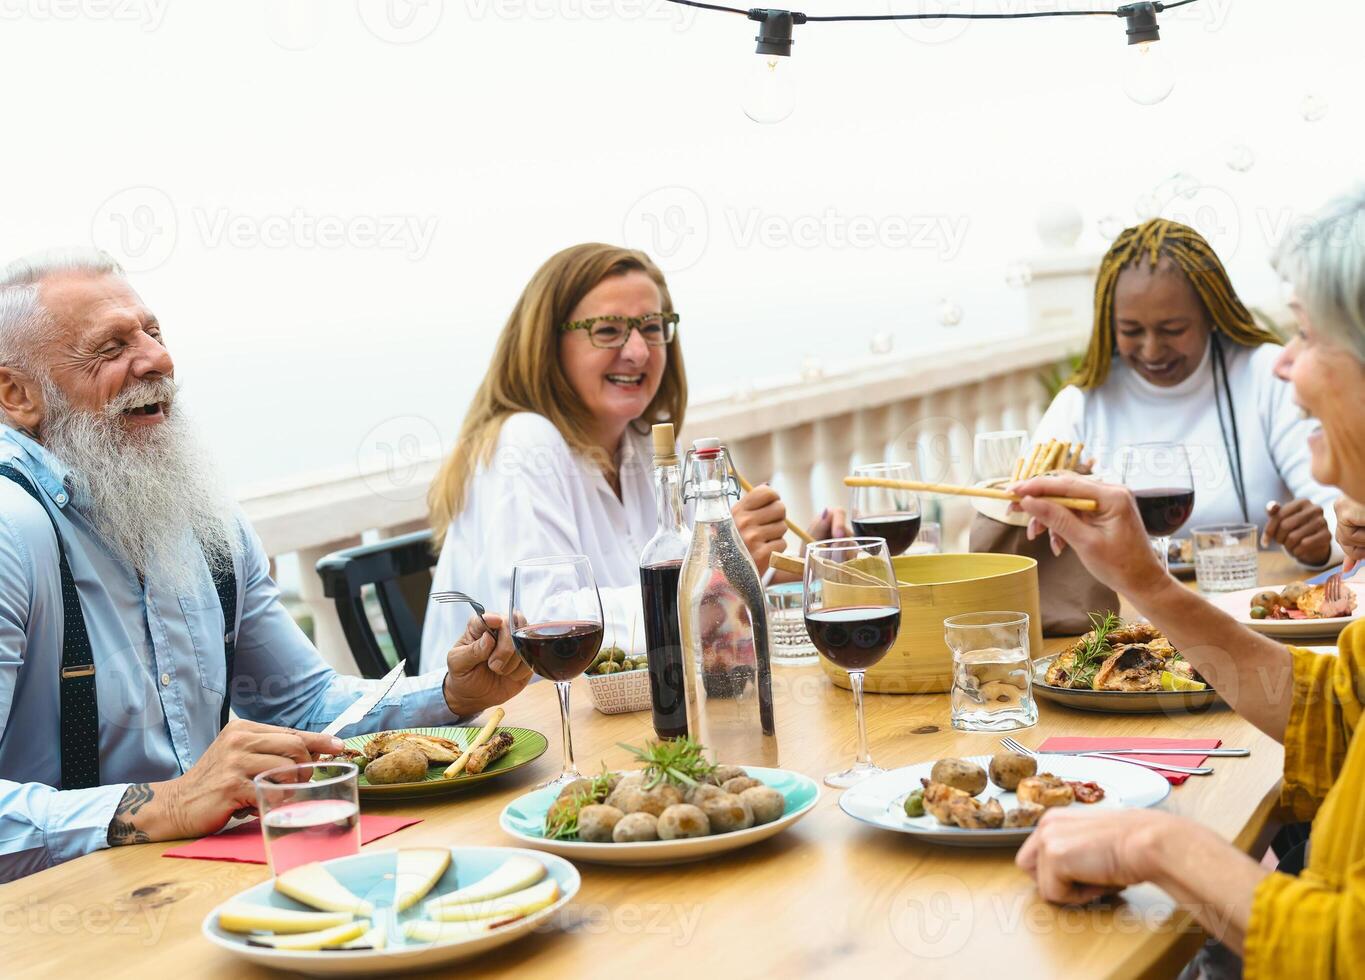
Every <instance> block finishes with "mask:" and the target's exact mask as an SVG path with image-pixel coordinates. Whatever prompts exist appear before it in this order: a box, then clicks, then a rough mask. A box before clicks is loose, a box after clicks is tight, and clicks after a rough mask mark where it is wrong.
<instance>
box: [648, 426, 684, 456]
mask: <svg viewBox="0 0 1365 980" xmlns="http://www.w3.org/2000/svg"><path fill="white" fill-rule="evenodd" d="M649 434H650V438H651V439H653V440H654V462H655V463H656V464H657V463H676V462H677V461H678V450H677V443H676V441H675V437H674V435H673V423H672V422H660V423H659V424H658V425H656V426H654V427H653V428H652V429H650V430H649Z"/></svg>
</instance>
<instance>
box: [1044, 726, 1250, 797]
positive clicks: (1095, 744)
mask: <svg viewBox="0 0 1365 980" xmlns="http://www.w3.org/2000/svg"><path fill="white" fill-rule="evenodd" d="M1222 744H1223V740H1222V739H1221V738H1094V737H1088V736H1079V735H1053V736H1052V737H1051V738H1046V739H1044V740H1043V744H1042V745H1040V746H1038V748H1039V749H1040V750H1042V751H1044V752H1046V751H1047V750H1048V749H1059V750H1065V751H1068V752H1076V751H1092V752H1093V751H1096V750H1101V751H1103V750H1105V749H1152V750H1153V751H1152V753H1151V754H1150V755H1149V754H1147V753H1145V752H1144V753H1143V754H1142V755H1132V756H1126V757H1124V756H1115V758H1129V759H1140V760H1142V761H1143V762H1153V763H1156V764H1157V765H1161V764H1162V763H1165V764H1166V765H1168V766H1185V767H1187V768H1192V767H1194V766H1202V765H1203V764H1204V760H1205V759H1207V758H1208V756H1205V755H1162V754H1161V752H1160V750H1161V749H1216V748H1218V746H1220V745H1222ZM1038 764H1039V765H1040V766H1043V767H1044V768H1046V766H1045V761H1044V760H1042V759H1040V760H1039V763H1038ZM1155 771H1157V772H1160V773H1161V775H1163V776H1165V777H1166V779H1167V781H1168V782H1170V784H1171V785H1172V786H1179V785H1180V784H1181V783H1183V782H1184V781H1185V780H1187V779H1189V778H1190V777H1189V775H1188V774H1187V773H1183V772H1168V771H1167V770H1165V769H1159V770H1155Z"/></svg>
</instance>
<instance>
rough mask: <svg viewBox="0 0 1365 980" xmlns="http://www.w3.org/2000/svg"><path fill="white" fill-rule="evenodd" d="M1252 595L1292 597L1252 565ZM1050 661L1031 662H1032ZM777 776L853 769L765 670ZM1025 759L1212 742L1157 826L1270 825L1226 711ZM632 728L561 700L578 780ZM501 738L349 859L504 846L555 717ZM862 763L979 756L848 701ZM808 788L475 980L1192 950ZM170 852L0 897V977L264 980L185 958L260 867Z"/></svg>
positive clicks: (843, 726)
mask: <svg viewBox="0 0 1365 980" xmlns="http://www.w3.org/2000/svg"><path fill="white" fill-rule="evenodd" d="M1263 574H1265V576H1266V579H1264V580H1272V577H1273V579H1278V580H1285V579H1287V578H1289V577H1292V572H1290V571H1289V570H1288V568H1287V566H1285V564H1284V562H1283V561H1280V562H1276V561H1274V560H1273V559H1272V560H1270V561H1268V562H1264V563H1263ZM1063 642H1064V641H1060V640H1052V641H1048V643H1047V648H1048V651H1049V652H1051V651H1053V650H1055V649H1057V648H1058V647H1060V646H1061V645H1062V644H1063ZM774 700H775V707H776V715H777V722H778V737H779V742H780V748H781V764H782V765H783V766H784V767H786V768H791V769H796V770H799V771H801V772H804V773H806V774H808V775H810V776H812V777H814V778H816V779H817V780H818V779H820V777H822V776H823V775H824V774H825V773H826V772H830V771H833V770H836V769H841V768H843V767H844V766H846V765H847V764H848V763H849V762H850V761H851V760H852V757H853V753H854V748H855V731H854V720H853V706H852V701H851V696H850V695H849V693H848V692H846V691H843V690H840V689H838V688H835V687H834V686H832V685H831V684H830V683H829V681H828V680H827V679H826V678H825V676H824V674H823V672H822V671H821V670H820V668H819V667H797V668H775V672H774ZM1039 707H1040V721H1039V724H1038V726H1037V727H1036V728H1034V729H1031V730H1028V731H1026V732H1023V733H1019V735H1020V737H1021V738H1022V740H1023V741H1024V742H1025V743H1026V744H1037V743H1038V742H1041V741H1042V740H1043V739H1044V738H1046V737H1047V736H1049V735H1107V736H1122V735H1155V736H1167V737H1201V736H1202V737H1208V736H1215V737H1218V738H1221V739H1222V740H1223V742H1224V744H1225V745H1230V746H1244V747H1247V748H1250V749H1251V755H1250V757H1249V758H1218V759H1211V760H1209V765H1211V766H1213V767H1214V769H1215V770H1216V771H1215V774H1214V775H1212V776H1206V777H1198V776H1195V777H1191V778H1190V779H1189V780H1188V781H1187V782H1186V783H1185V784H1184V785H1183V786H1177V787H1173V788H1172V792H1171V795H1170V796H1169V797H1168V798H1167V800H1166V801H1165V802H1164V803H1163V804H1161V805H1162V807H1163V808H1164V809H1166V810H1169V811H1171V812H1174V813H1178V814H1181V815H1182V816H1186V817H1190V818H1192V819H1194V820H1197V821H1199V822H1200V823H1203V824H1205V825H1207V826H1209V827H1211V828H1213V829H1214V830H1215V831H1217V832H1218V833H1219V834H1220V835H1222V836H1223V837H1224V838H1225V839H1227V840H1229V841H1231V842H1233V843H1234V844H1236V845H1237V846H1239V847H1241V848H1243V849H1247V850H1250V849H1251V848H1252V847H1253V846H1254V845H1255V844H1256V842H1257V840H1258V838H1260V837H1261V835H1262V834H1263V831H1264V829H1265V826H1266V823H1267V820H1268V817H1269V814H1270V812H1271V809H1272V807H1273V804H1274V800H1275V794H1276V789H1277V786H1278V783H1279V778H1280V774H1281V768H1282V762H1283V755H1282V751H1281V749H1280V747H1279V745H1278V744H1276V743H1275V742H1273V741H1272V740H1271V739H1269V738H1267V737H1266V736H1264V735H1262V734H1261V733H1260V732H1258V731H1257V730H1256V729H1254V728H1252V727H1251V725H1249V724H1248V723H1246V722H1244V721H1243V720H1242V719H1241V718H1239V717H1238V716H1237V715H1236V714H1234V713H1233V712H1232V711H1230V710H1228V709H1227V708H1225V707H1219V708H1217V709H1215V710H1212V711H1208V712H1205V713H1202V714H1198V715H1173V716H1163V715H1108V716H1107V715H1100V714H1093V713H1088V712H1079V711H1071V710H1068V709H1065V708H1061V707H1058V706H1056V705H1053V704H1051V703H1050V702H1047V701H1040V703H1039ZM649 717H650V716H649V713H648V712H642V713H636V714H626V715H603V714H599V713H598V712H597V711H596V710H594V709H593V707H592V705H591V703H590V702H589V700H588V697H587V689H586V684H585V683H584V682H582V681H579V682H576V683H575V685H574V703H573V711H572V718H573V729H574V740H575V746H576V749H577V756H578V762H579V765H580V767H581V768H584V769H587V768H596V767H597V766H598V763H599V762H605V763H606V764H607V765H609V766H613V767H623V768H624V767H627V764H628V763H627V757H626V755H625V753H624V752H622V751H621V750H620V749H619V748H617V747H616V743H618V742H634V743H638V742H640V741H641V740H643V739H646V738H649V737H651V736H652V734H653V732H652V729H651V727H650V720H649ZM506 723H507V724H512V725H522V726H526V727H530V728H535V729H538V730H540V731H542V732H544V733H546V735H547V737H548V738H549V739H550V750H549V751H548V752H547V753H546V754H545V755H544V756H542V757H541V759H539V760H538V761H537V762H536V763H535V764H533V765H531V766H529V767H527V768H526V769H523V770H521V771H519V772H517V773H515V774H512V775H510V776H509V777H508V778H506V779H502V780H494V781H491V782H489V783H485V784H483V786H480V787H474V788H471V790H470V791H468V792H467V793H465V794H464V795H459V796H452V797H447V798H444V799H438V800H430V801H420V800H419V801H412V802H408V803H395V804H389V805H386V806H377V805H374V806H372V805H370V804H369V803H366V805H365V809H366V812H372V811H374V812H386V813H394V814H411V815H413V816H419V817H421V818H423V819H422V823H420V824H417V825H416V826H413V827H409V828H407V829H405V830H402V831H399V832H398V833H397V834H394V835H392V836H390V837H386V838H383V839H382V840H380V841H376V842H375V843H374V844H371V845H368V846H369V847H372V848H376V849H387V848H393V847H411V846H419V845H457V844H484V845H489V844H491V845H496V844H511V843H513V842H512V841H511V840H510V839H508V838H507V837H505V836H504V835H503V833H502V831H501V830H500V829H499V828H498V815H499V812H500V811H501V810H502V808H503V806H504V805H505V804H507V803H508V802H509V801H510V800H511V799H513V798H514V797H516V796H518V795H520V794H522V793H524V792H526V791H528V790H530V789H531V788H533V787H534V785H535V784H536V783H537V782H540V781H542V780H544V779H547V778H549V777H551V776H553V775H554V774H555V772H556V771H557V769H558V766H559V761H560V760H559V751H560V746H559V734H558V733H559V717H558V709H557V706H556V703H555V697H554V688H553V686H552V685H551V684H548V683H536V684H533V685H531V686H530V687H529V688H528V689H527V690H526V691H524V692H523V693H522V694H520V695H518V696H517V697H516V698H515V699H513V700H512V701H511V702H510V703H509V704H508V705H507V722H506ZM867 723H868V730H869V733H870V739H871V744H872V753H873V758H874V760H875V761H876V762H877V763H878V764H879V765H882V766H884V767H886V768H888V769H889V768H893V767H896V766H903V765H908V764H911V763H915V762H921V761H924V760H930V759H937V758H941V757H944V756H962V755H973V754H979V753H990V752H994V751H996V749H997V737H996V736H989V735H974V734H966V733H961V732H955V731H953V730H952V729H951V728H950V727H949V722H948V701H947V697H946V695H920V696H906V695H889V694H888V695H876V694H870V695H868V697H867ZM838 796H839V791H837V790H832V789H829V788H827V787H822V793H821V798H820V801H819V803H818V804H817V805H816V807H815V809H814V810H813V811H812V812H811V813H810V814H808V815H807V816H806V818H805V819H804V820H802V821H801V822H799V823H797V824H796V825H795V826H793V827H791V828H789V829H788V830H787V831H785V832H784V833H782V834H780V835H778V836H777V837H775V838H773V839H771V840H769V841H767V842H764V843H762V844H759V845H756V846H753V847H751V848H748V849H746V850H744V851H740V852H736V853H734V854H732V855H728V856H722V857H719V858H716V859H712V860H709V861H705V862H702V863H698V864H689V865H678V866H674V867H664V868H611V867H604V866H598V865H591V864H582V865H580V866H579V870H580V871H581V872H582V875H583V887H582V890H581V891H580V892H579V893H578V896H577V898H576V899H575V900H574V901H573V902H572V903H571V904H570V905H569V906H567V907H566V910H565V912H564V914H563V915H562V916H561V921H560V926H561V928H560V929H557V930H547V931H544V932H541V933H538V934H534V935H532V936H531V937H529V938H527V939H525V940H523V941H521V942H519V943H517V944H514V945H513V946H511V947H509V948H506V949H504V950H499V951H495V952H494V953H492V954H490V955H487V956H485V957H484V958H482V959H481V960H479V961H477V965H476V967H475V969H476V970H477V973H478V975H480V976H490V975H499V976H501V975H511V974H512V973H513V972H514V971H515V973H516V975H517V976H518V977H519V978H521V977H554V978H569V977H586V976H590V975H594V974H599V975H605V976H612V977H618V976H635V977H641V978H644V977H658V976H667V977H672V976H682V975H684V974H691V973H694V972H695V971H696V970H697V968H698V967H704V968H707V969H712V970H714V969H716V968H718V967H724V968H727V972H726V974H725V975H726V976H727V978H728V977H731V976H733V977H760V976H763V977H768V976H775V975H781V976H827V975H839V976H861V977H865V978H868V980H873V978H878V980H879V978H884V977H891V976H899V975H904V974H906V973H908V972H909V971H910V970H911V969H913V970H914V972H915V974H916V976H919V977H937V976H949V975H951V976H953V977H954V978H959V980H960V978H961V977H963V976H971V975H977V976H981V975H988V974H989V973H992V972H996V971H1002V970H1003V971H1007V975H1008V976H1009V977H1010V978H1011V980H1016V978H1025V977H1035V976H1036V977H1049V978H1050V977H1057V976H1063V975H1066V976H1125V977H1126V976H1141V975H1156V976H1169V975H1173V974H1174V972H1176V970H1177V969H1178V965H1179V963H1181V962H1183V961H1185V960H1187V959H1188V958H1189V956H1190V955H1191V954H1192V952H1193V950H1194V949H1195V948H1196V947H1197V946H1198V945H1199V943H1200V942H1201V941H1202V936H1201V934H1200V933H1199V932H1198V930H1197V927H1195V926H1193V925H1192V924H1191V922H1190V920H1189V919H1188V918H1187V917H1186V916H1185V915H1184V914H1183V913H1182V912H1180V911H1179V910H1178V909H1176V908H1175V907H1174V905H1173V903H1172V902H1171V900H1170V899H1169V898H1168V897H1167V896H1166V895H1164V894H1163V893H1162V892H1160V891H1159V890H1158V889H1155V888H1153V887H1150V886H1142V887H1138V888H1131V889H1128V890H1127V891H1126V892H1125V893H1124V895H1123V899H1122V900H1121V901H1118V902H1115V903H1113V904H1111V905H1110V906H1108V907H1103V908H1097V907H1087V908H1084V909H1064V908H1058V907H1056V906H1053V905H1049V904H1048V903H1046V902H1043V901H1041V900H1040V899H1039V898H1038V897H1037V895H1036V893H1035V891H1034V888H1033V883H1032V881H1031V880H1030V879H1029V878H1028V877H1027V876H1026V875H1025V874H1024V873H1023V872H1021V871H1019V870H1018V869H1016V868H1015V866H1014V862H1013V858H1014V852H1013V850H1011V849H992V850H967V849H959V848H947V847H935V846H931V845H926V844H921V843H917V842H915V841H914V840H912V839H910V838H909V837H906V836H904V835H901V834H895V833H890V832H887V831H881V830H877V829H875V828H872V827H868V826H865V825H863V824H861V823H858V822H856V821H854V820H853V819H851V818H850V817H848V816H846V815H845V814H844V813H843V812H842V811H841V810H840V809H839V807H838ZM170 846H171V845H169V844H148V845H141V846H133V847H121V848H113V849H109V850H104V851H100V852H97V853H95V854H90V855H87V856H85V857H83V858H79V859H77V860H75V861H71V862H69V863H67V864H64V865H60V866H58V867H55V868H50V869H48V870H46V871H42V872H40V873H38V874H35V875H32V876H30V877H28V878H26V879H23V880H21V881H17V882H13V883H10V884H7V885H4V886H0V935H3V936H4V937H6V941H5V944H4V946H5V963H4V965H3V967H0V973H3V974H5V975H24V974H26V972H27V971H32V972H33V973H42V974H50V975H58V974H60V975H63V976H79V975H81V974H82V973H83V972H85V973H94V974H96V975H99V976H125V975H129V976H134V975H135V976H137V977H139V978H141V980H148V978H160V980H170V978H175V977H180V976H194V977H196V978H198V977H255V976H267V975H269V974H268V973H267V972H265V971H260V970H257V969H255V968H252V967H249V966H245V965H243V964H242V963H241V962H240V961H238V960H236V959H234V958H233V957H231V956H229V955H228V954H227V953H225V952H222V951H220V950H218V949H217V948H216V947H214V946H212V945H210V944H209V943H208V942H207V941H206V940H204V939H203V938H202V937H201V936H200V932H199V930H200V924H201V922H202V920H203V918H204V916H205V915H206V914H207V913H208V912H209V911H210V910H211V909H212V908H214V906H216V905H217V904H219V903H220V902H222V901H224V900H226V899H227V898H229V897H231V896H232V895H234V894H236V893H237V892H239V891H241V890H242V889H244V888H247V887H249V886H251V885H254V884H256V883H257V882H260V881H263V880H265V879H266V878H267V877H268V871H267V869H266V867H265V866H263V865H250V864H232V863H226V862H217V861H190V860H176V859H168V858H162V857H161V852H162V851H164V850H166V849H167V848H168V847H170Z"/></svg>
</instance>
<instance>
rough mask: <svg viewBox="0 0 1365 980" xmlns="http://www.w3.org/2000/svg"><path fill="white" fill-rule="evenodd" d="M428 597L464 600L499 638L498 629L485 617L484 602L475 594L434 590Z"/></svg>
mask: <svg viewBox="0 0 1365 980" xmlns="http://www.w3.org/2000/svg"><path fill="white" fill-rule="evenodd" d="M428 598H431V599H435V600H436V601H437V602H463V603H464V604H465V605H467V606H469V607H470V608H472V609H473V610H474V615H475V616H478V617H479V622H481V623H483V628H484V629H486V630H488V632H489V633H491V634H492V635H493V637H494V639H496V638H497V635H498V631H497V630H495V629H493V627H491V626H489V625H488V620H486V619H484V618H483V614H484V607H483V603H481V602H480V601H479V600H478V599H475V598H474V597H473V596H469V595H465V594H464V593H463V592H433V593H432V594H431V595H430V596H429V597H428Z"/></svg>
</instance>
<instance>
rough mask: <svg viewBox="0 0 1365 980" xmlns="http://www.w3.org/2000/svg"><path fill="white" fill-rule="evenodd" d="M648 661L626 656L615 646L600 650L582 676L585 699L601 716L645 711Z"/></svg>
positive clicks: (647, 694) (643, 657) (630, 655)
mask: <svg viewBox="0 0 1365 980" xmlns="http://www.w3.org/2000/svg"><path fill="white" fill-rule="evenodd" d="M648 668H649V661H648V660H647V659H646V657H645V655H644V654H643V653H641V654H629V653H626V651H624V650H622V649H621V648H620V647H618V646H610V647H603V648H602V649H601V650H600V651H598V654H597V656H596V657H594V658H593V661H592V663H591V664H589V665H588V669H587V670H585V671H584V672H583V673H584V676H586V677H587V678H588V697H590V698H591V699H592V706H593V707H594V708H596V709H597V710H598V711H600V712H602V713H603V714H604V715H619V714H624V713H626V712H628V711H646V710H648V709H649V669H648Z"/></svg>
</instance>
